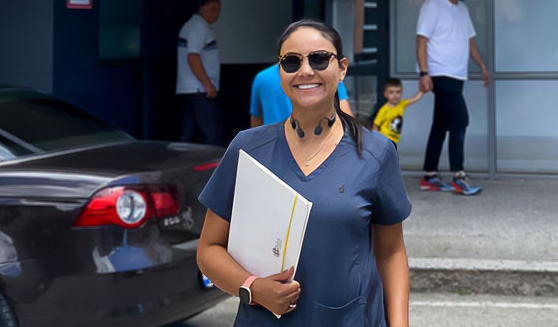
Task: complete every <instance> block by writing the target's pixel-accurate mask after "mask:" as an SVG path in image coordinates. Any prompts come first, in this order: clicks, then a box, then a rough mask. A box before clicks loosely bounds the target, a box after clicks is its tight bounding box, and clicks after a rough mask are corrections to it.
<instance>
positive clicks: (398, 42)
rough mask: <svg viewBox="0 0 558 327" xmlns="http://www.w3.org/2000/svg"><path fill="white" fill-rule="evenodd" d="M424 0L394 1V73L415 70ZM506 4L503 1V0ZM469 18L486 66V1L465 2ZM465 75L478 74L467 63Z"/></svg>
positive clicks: (473, 65)
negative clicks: (418, 29)
mask: <svg viewBox="0 0 558 327" xmlns="http://www.w3.org/2000/svg"><path fill="white" fill-rule="evenodd" d="M424 1H425V0H396V1H395V34H394V36H395V39H394V40H393V42H394V45H395V57H394V58H395V72H396V73H414V72H415V71H416V70H415V67H416V30H417V20H418V15H419V12H420V7H421V6H422V4H423V3H424ZM506 1H507V0H506ZM466 3H467V8H468V9H469V15H470V16H471V20H472V21H473V25H474V26H475V30H476V32H477V36H476V37H475V41H476V43H477V45H478V48H479V51H480V53H481V55H482V57H483V59H484V61H485V63H486V60H487V46H488V42H487V37H488V33H487V32H488V15H487V10H488V5H489V1H486V0H467V1H466ZM469 71H470V72H480V68H479V67H478V66H477V64H476V63H475V62H473V61H472V60H469Z"/></svg>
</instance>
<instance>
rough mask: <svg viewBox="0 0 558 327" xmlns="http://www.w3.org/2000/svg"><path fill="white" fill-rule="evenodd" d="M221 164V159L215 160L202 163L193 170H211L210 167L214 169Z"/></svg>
mask: <svg viewBox="0 0 558 327" xmlns="http://www.w3.org/2000/svg"><path fill="white" fill-rule="evenodd" d="M217 166H219V161H214V162H208V163H204V164H201V165H197V166H194V167H192V170H193V171H204V170H209V169H213V168H215V167H217Z"/></svg>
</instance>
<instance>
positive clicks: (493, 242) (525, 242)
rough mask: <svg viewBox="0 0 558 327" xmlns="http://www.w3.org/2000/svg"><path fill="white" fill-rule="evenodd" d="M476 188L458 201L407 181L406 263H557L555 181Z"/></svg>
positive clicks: (414, 180)
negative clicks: (409, 209)
mask: <svg viewBox="0 0 558 327" xmlns="http://www.w3.org/2000/svg"><path fill="white" fill-rule="evenodd" d="M448 179H449V178H448ZM477 183H479V184H481V185H483V186H484V190H483V191H482V192H481V193H480V194H478V195H475V196H462V195H457V194H453V193H442V192H425V191H419V190H418V184H419V177H412V176H406V177H405V184H406V188H407V194H408V196H409V199H410V200H411V203H412V204H413V211H412V214H411V217H410V219H407V220H406V222H405V223H404V228H405V241H406V244H407V250H408V254H409V257H415V258H424V257H434V258H437V257H442V258H465V259H470V258H474V259H497V260H530V261H531V260H540V261H558V179H545V180H537V179H502V180H489V181H483V180H479V181H477Z"/></svg>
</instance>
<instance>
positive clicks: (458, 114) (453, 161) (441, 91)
mask: <svg viewBox="0 0 558 327" xmlns="http://www.w3.org/2000/svg"><path fill="white" fill-rule="evenodd" d="M432 82H433V84H434V88H433V90H432V91H433V92H434V118H433V121H432V126H431V128H430V136H429V137H428V144H427V145H426V155H425V157H424V166H423V170H424V171H437V170H438V164H439V162H440V154H441V152H442V146H443V145H444V139H445V138H446V133H447V132H449V144H448V148H449V160H450V169H451V170H452V171H459V170H463V151H464V150H463V148H464V144H465V131H466V129H467V126H468V125H469V114H468V112H467V105H466V104H465V99H464V98H463V81H461V80H458V79H455V78H451V77H445V76H437V77H433V78H432Z"/></svg>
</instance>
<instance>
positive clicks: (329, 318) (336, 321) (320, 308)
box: [307, 296, 366, 327]
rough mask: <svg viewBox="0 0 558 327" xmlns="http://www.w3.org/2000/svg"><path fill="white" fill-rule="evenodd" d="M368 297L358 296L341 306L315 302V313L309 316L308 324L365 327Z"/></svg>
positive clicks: (323, 326)
mask: <svg viewBox="0 0 558 327" xmlns="http://www.w3.org/2000/svg"><path fill="white" fill-rule="evenodd" d="M365 304H366V299H365V298H364V297H363V296H358V297H356V298H354V299H353V300H351V301H349V302H347V303H346V304H344V305H342V306H340V307H330V306H326V305H324V304H321V303H319V302H315V303H314V313H313V314H311V316H310V317H308V320H309V323H308V324H307V326H320V327H365V326H366V323H365V322H366V317H365V311H364V308H365Z"/></svg>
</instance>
